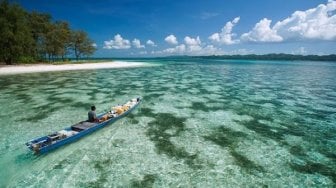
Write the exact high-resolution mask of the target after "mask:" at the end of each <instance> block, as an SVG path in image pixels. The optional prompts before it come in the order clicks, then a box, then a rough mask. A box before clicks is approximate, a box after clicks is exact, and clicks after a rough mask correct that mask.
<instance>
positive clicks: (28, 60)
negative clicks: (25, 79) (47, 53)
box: [17, 56, 36, 64]
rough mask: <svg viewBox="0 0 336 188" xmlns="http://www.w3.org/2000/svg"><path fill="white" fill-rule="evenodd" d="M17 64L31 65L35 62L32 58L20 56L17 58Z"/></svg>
mask: <svg viewBox="0 0 336 188" xmlns="http://www.w3.org/2000/svg"><path fill="white" fill-rule="evenodd" d="M17 62H18V63H23V64H32V63H35V62H36V60H35V58H34V57H31V56H21V57H19V59H18V60H17Z"/></svg>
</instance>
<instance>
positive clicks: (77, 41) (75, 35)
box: [71, 31, 96, 61]
mask: <svg viewBox="0 0 336 188" xmlns="http://www.w3.org/2000/svg"><path fill="white" fill-rule="evenodd" d="M71 48H72V49H73V51H74V53H75V56H76V60H77V61H78V58H79V57H80V56H82V55H85V56H90V55H92V54H93V53H94V52H95V51H96V48H95V47H94V46H93V41H92V40H91V39H89V38H88V36H87V34H86V33H85V32H84V31H73V32H72V33H71Z"/></svg>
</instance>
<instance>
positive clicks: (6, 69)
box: [0, 61, 149, 75]
mask: <svg viewBox="0 0 336 188" xmlns="http://www.w3.org/2000/svg"><path fill="white" fill-rule="evenodd" d="M148 65H149V64H147V63H142V62H126V61H113V62H103V63H83V64H64V65H45V64H37V65H12V66H3V67H0V75H10V74H22V73H33V72H50V71H68V70H88V69H111V68H125V67H140V66H148Z"/></svg>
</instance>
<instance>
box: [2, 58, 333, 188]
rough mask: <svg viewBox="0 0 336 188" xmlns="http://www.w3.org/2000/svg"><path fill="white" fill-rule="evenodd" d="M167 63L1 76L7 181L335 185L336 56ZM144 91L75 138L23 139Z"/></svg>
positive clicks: (42, 184) (49, 184)
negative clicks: (37, 149)
mask: <svg viewBox="0 0 336 188" xmlns="http://www.w3.org/2000/svg"><path fill="white" fill-rule="evenodd" d="M152 61H154V60H152ZM157 63H158V64H160V65H162V66H155V67H143V68H127V69H108V70H91V71H68V72H54V73H34V74H23V75H15V76H1V77H0V93H1V95H0V105H1V108H0V118H1V123H0V129H1V131H0V166H1V168H0V187H4V186H8V187H116V186H127V187H152V186H154V187H162V186H164V187H167V186H169V187H219V186H230V187H238V186H239V187H260V186H271V187H294V186H299V187H307V186H309V187H334V186H336V152H335V151H336V82H335V75H336V63H327V62H278V61H270V62H265V61H228V60H226V61H214V60H211V61H210V60H200V59H182V60H176V59H175V60H164V61H161V62H157ZM136 96H142V97H143V102H142V104H141V105H140V106H139V108H138V109H136V110H135V111H134V112H132V114H130V115H129V116H127V117H126V118H124V119H121V120H119V121H118V122H116V123H114V124H112V125H110V126H108V127H105V128H104V129H102V130H99V131H97V132H95V133H93V134H92V135H90V136H88V137H85V138H83V139H81V140H79V141H77V142H75V143H72V144H70V145H67V146H65V147H62V148H59V149H57V150H55V151H53V152H51V153H49V154H47V155H43V156H34V155H32V154H31V153H30V152H29V151H28V150H27V149H26V147H25V145H24V143H25V142H26V141H28V140H30V139H32V138H35V137H38V136H41V135H45V134H48V133H51V132H53V131H58V130H60V129H62V128H64V127H66V126H68V125H71V124H74V123H76V122H78V121H81V120H83V119H85V118H86V116H87V111H88V108H89V107H90V105H91V104H95V105H96V106H97V108H98V110H97V111H98V112H102V111H104V110H106V109H109V107H110V106H111V105H115V104H118V103H124V102H126V101H127V100H129V99H131V98H133V97H136Z"/></svg>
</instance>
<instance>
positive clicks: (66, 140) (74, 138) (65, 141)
mask: <svg viewBox="0 0 336 188" xmlns="http://www.w3.org/2000/svg"><path fill="white" fill-rule="evenodd" d="M138 99H139V101H138V102H137V103H136V104H135V105H134V106H133V107H132V108H130V109H129V110H127V111H125V112H124V113H123V114H121V115H119V116H117V117H113V118H111V119H109V120H107V121H104V122H102V123H98V124H96V125H94V126H92V127H90V128H88V129H85V130H82V131H80V132H78V133H77V134H75V135H72V136H69V137H67V138H64V139H61V140H59V141H57V142H55V143H52V144H49V145H46V146H43V147H41V148H40V149H38V150H36V149H34V147H33V144H34V143H39V142H41V141H44V140H46V139H47V136H43V137H40V138H37V139H33V140H31V141H30V142H27V143H26V145H27V146H28V148H29V149H30V150H32V151H34V152H35V154H45V153H48V152H50V151H52V150H55V149H57V148H59V147H62V146H64V145H67V144H69V143H72V142H75V141H77V140H79V139H81V138H83V137H85V136H87V135H89V134H91V133H93V132H95V131H97V130H99V129H101V128H103V127H106V126H107V125H109V124H112V123H114V122H116V121H118V120H119V119H121V118H123V117H125V116H126V115H128V114H129V113H131V112H132V111H133V110H134V109H135V108H136V107H137V106H138V105H139V104H140V102H141V99H140V98H138ZM103 115H104V114H102V115H100V116H98V118H99V117H102V116H103ZM71 129H72V128H71V127H68V128H65V129H64V131H69V130H71Z"/></svg>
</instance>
